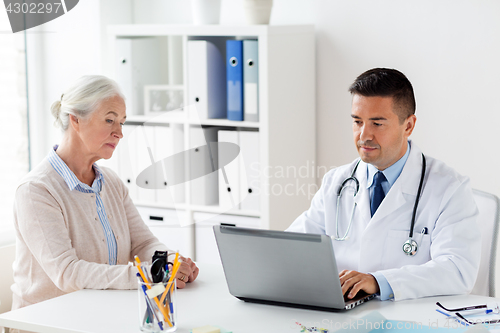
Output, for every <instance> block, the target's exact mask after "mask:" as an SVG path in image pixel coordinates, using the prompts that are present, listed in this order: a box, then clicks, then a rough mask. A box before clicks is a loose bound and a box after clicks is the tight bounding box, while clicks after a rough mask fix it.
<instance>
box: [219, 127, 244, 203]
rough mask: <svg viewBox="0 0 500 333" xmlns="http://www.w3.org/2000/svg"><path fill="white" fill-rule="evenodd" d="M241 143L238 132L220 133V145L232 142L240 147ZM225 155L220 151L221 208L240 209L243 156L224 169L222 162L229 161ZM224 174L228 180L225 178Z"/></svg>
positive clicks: (222, 150)
mask: <svg viewBox="0 0 500 333" xmlns="http://www.w3.org/2000/svg"><path fill="white" fill-rule="evenodd" d="M239 141H240V140H239V132H237V131H219V133H218V142H219V143H220V142H230V143H234V144H236V145H238V146H239ZM224 153H225V151H224V149H220V150H219V206H220V207H221V208H224V209H233V208H235V209H239V207H240V157H241V154H239V155H238V157H236V158H235V159H234V160H233V161H232V162H231V163H229V164H228V165H226V166H224V167H223V166H222V165H223V162H222V161H224V160H226V161H227V160H228V158H225V156H224ZM226 153H230V152H226ZM223 170H224V172H223ZM224 173H225V175H226V178H227V179H225V178H224ZM226 181H227V183H226Z"/></svg>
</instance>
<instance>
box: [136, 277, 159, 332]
mask: <svg viewBox="0 0 500 333" xmlns="http://www.w3.org/2000/svg"><path fill="white" fill-rule="evenodd" d="M137 279H138V280H139V282H141V281H142V282H144V280H143V279H142V278H141V274H139V273H137ZM141 287H142V292H143V293H144V297H145V298H146V306H147V309H148V312H149V311H151V312H152V313H153V315H154V316H155V318H156V321H158V326H160V329H161V330H162V331H163V324H162V323H161V320H160V318H158V314H157V313H156V311H155V309H154V308H153V304H151V300H150V299H149V297H148V294H147V293H146V290H147V288H146V285H144V284H141Z"/></svg>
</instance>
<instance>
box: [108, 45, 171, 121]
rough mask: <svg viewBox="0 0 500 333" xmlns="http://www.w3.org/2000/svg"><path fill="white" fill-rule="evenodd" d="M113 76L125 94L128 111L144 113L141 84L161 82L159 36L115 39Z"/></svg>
mask: <svg viewBox="0 0 500 333" xmlns="http://www.w3.org/2000/svg"><path fill="white" fill-rule="evenodd" d="M115 45H116V57H115V62H114V65H115V75H116V77H115V79H116V82H117V83H118V85H119V86H120V87H121V89H122V91H123V94H124V95H125V96H127V99H126V100H125V104H126V107H127V112H128V113H129V114H132V115H143V114H144V97H143V94H144V85H145V84H150V85H152V84H161V83H162V82H163V79H162V70H161V68H160V67H161V66H160V65H161V62H162V59H161V56H160V55H161V52H160V43H159V40H158V38H152V37H150V38H136V39H131V38H118V39H116V44H115Z"/></svg>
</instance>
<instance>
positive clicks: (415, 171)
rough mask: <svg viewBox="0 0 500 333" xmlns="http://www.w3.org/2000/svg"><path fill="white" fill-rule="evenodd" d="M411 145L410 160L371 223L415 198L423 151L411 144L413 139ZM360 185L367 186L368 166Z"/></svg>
mask: <svg viewBox="0 0 500 333" xmlns="http://www.w3.org/2000/svg"><path fill="white" fill-rule="evenodd" d="M410 145H411V150H410V155H409V156H408V160H407V161H406V163H405V166H404V167H403V171H402V172H401V174H400V175H399V177H398V179H397V180H396V182H395V183H394V184H393V185H392V187H391V189H390V190H389V192H388V193H387V194H386V196H385V198H384V200H383V201H382V203H381V204H380V206H379V207H378V209H377V211H376V212H375V214H374V215H373V217H372V218H371V221H370V223H369V225H377V224H379V223H380V222H381V221H383V220H384V218H385V217H387V216H388V215H390V214H392V213H393V212H394V211H396V210H397V209H399V208H400V207H401V206H403V205H404V204H405V203H406V202H407V201H408V200H412V201H414V200H415V197H416V195H417V191H418V185H419V182H420V176H421V170H422V152H421V151H420V149H419V148H418V147H417V146H416V145H413V144H411V141H410ZM360 186H364V187H365V188H366V167H365V182H364V184H363V185H361V184H360ZM367 192H368V190H367ZM368 196H369V195H368ZM369 201H370V200H369V199H368V214H370V211H369V207H370V203H369Z"/></svg>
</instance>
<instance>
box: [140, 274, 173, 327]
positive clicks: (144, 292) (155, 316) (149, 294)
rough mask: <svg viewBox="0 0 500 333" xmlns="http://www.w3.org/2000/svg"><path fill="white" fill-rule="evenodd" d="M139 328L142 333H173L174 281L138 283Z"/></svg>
mask: <svg viewBox="0 0 500 333" xmlns="http://www.w3.org/2000/svg"><path fill="white" fill-rule="evenodd" d="M138 283H139V285H138V290H137V292H138V295H139V327H140V329H141V331H143V332H149V333H153V332H154V333H157V332H174V331H175V330H176V329H177V315H176V314H177V312H176V309H175V307H176V292H177V291H176V288H177V286H176V279H175V278H174V279H173V280H172V282H171V283H168V282H161V283H144V282H143V281H139V282H138Z"/></svg>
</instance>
